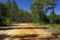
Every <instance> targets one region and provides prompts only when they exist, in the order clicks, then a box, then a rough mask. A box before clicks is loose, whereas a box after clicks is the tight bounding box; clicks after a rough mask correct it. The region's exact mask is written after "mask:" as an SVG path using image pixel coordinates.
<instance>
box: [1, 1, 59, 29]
mask: <svg viewBox="0 0 60 40" xmlns="http://www.w3.org/2000/svg"><path fill="white" fill-rule="evenodd" d="M56 5H57V3H56V0H33V2H32V4H31V6H30V10H31V12H28V11H26V10H24V9H21V8H20V9H19V8H18V6H17V3H16V1H15V0H12V1H11V0H7V1H6V3H2V2H0V26H3V25H9V24H13V23H39V24H42V25H47V26H53V27H55V28H58V29H60V15H58V14H57V13H55V8H56ZM48 11H50V14H49V15H47V14H48Z"/></svg>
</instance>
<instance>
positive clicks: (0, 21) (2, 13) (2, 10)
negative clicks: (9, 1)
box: [0, 3, 8, 25]
mask: <svg viewBox="0 0 60 40" xmlns="http://www.w3.org/2000/svg"><path fill="white" fill-rule="evenodd" d="M7 10H8V8H7V7H6V6H5V4H3V3H0V25H5V22H4V20H5V18H6V17H7Z"/></svg>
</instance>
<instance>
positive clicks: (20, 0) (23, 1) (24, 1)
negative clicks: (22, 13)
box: [0, 0, 60, 15]
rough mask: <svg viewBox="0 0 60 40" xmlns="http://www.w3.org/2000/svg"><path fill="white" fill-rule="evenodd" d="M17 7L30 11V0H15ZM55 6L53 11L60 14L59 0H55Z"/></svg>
mask: <svg viewBox="0 0 60 40" xmlns="http://www.w3.org/2000/svg"><path fill="white" fill-rule="evenodd" d="M6 1H7V0H0V2H4V3H6ZM15 1H16V3H17V5H18V7H19V8H21V9H24V10H26V11H28V12H30V5H31V4H32V0H15ZM56 3H57V5H56V8H55V13H57V14H59V15H60V0H56Z"/></svg>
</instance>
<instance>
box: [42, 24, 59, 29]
mask: <svg viewBox="0 0 60 40" xmlns="http://www.w3.org/2000/svg"><path fill="white" fill-rule="evenodd" d="M43 25H45V26H48V27H53V28H56V29H59V30H60V24H43Z"/></svg>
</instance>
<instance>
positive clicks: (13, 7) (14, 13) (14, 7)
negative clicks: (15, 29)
mask: <svg viewBox="0 0 60 40" xmlns="http://www.w3.org/2000/svg"><path fill="white" fill-rule="evenodd" d="M11 10H12V11H11V13H12V20H13V21H17V16H18V11H19V9H18V6H17V3H16V1H15V0H12V2H11Z"/></svg>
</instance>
